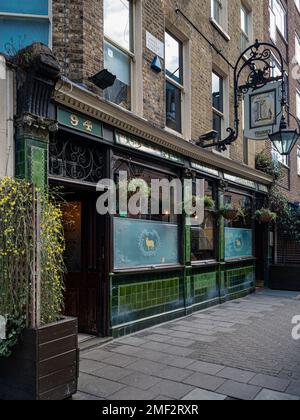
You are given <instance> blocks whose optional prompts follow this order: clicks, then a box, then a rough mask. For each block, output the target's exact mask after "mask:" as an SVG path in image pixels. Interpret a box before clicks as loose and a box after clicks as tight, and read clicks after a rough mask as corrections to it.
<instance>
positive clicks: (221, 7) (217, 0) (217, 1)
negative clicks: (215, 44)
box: [211, 0, 226, 29]
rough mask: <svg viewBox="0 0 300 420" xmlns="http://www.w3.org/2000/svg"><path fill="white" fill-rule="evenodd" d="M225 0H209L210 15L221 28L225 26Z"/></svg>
mask: <svg viewBox="0 0 300 420" xmlns="http://www.w3.org/2000/svg"><path fill="white" fill-rule="evenodd" d="M225 1H226V0H211V17H212V18H213V20H214V21H215V22H216V23H217V24H218V25H219V26H220V27H221V28H223V29H225V26H226V3H225Z"/></svg>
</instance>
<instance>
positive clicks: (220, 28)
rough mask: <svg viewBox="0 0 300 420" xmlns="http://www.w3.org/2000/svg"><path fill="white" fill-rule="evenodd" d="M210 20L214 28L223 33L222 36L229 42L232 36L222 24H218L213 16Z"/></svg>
mask: <svg viewBox="0 0 300 420" xmlns="http://www.w3.org/2000/svg"><path fill="white" fill-rule="evenodd" d="M209 21H210V23H211V24H212V26H214V28H215V29H217V31H218V32H219V33H220V34H221V35H222V37H223V38H224V39H225V40H226V41H227V42H229V41H230V39H231V38H230V36H229V35H228V33H227V32H226V31H225V30H224V29H223V28H222V26H220V25H219V24H218V22H217V21H216V20H215V19H214V18H213V17H211V18H210V19H209Z"/></svg>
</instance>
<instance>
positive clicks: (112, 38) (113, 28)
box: [104, 0, 134, 109]
mask: <svg viewBox="0 0 300 420" xmlns="http://www.w3.org/2000/svg"><path fill="white" fill-rule="evenodd" d="M133 52H134V46H133V2H132V1H130V0H104V67H105V68H106V69H107V70H109V71H110V72H111V73H112V74H114V75H116V77H117V79H116V81H115V83H114V85H113V86H112V87H110V88H108V89H106V90H105V91H104V97H105V99H107V100H109V101H111V102H113V103H115V104H117V105H120V106H122V107H124V108H127V109H131V74H132V63H133V58H134V53H133Z"/></svg>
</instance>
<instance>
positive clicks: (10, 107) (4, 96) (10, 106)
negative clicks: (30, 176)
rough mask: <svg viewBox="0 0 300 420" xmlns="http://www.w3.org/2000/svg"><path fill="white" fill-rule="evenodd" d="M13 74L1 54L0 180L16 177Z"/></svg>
mask: <svg viewBox="0 0 300 420" xmlns="http://www.w3.org/2000/svg"><path fill="white" fill-rule="evenodd" d="M13 80H14V78H13V73H12V71H10V70H9V69H8V68H7V66H6V60H5V58H4V56H2V55H1V54H0V98H1V101H0V178H2V177H4V176H13V175H14V129H13V116H14V82H13Z"/></svg>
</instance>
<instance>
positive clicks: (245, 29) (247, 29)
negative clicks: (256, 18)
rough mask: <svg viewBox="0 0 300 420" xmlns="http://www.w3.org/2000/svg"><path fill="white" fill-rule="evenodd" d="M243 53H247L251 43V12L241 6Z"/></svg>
mask: <svg viewBox="0 0 300 420" xmlns="http://www.w3.org/2000/svg"><path fill="white" fill-rule="evenodd" d="M241 31H242V34H241V51H242V52H243V51H245V50H246V49H247V48H248V47H249V45H250V41H251V12H250V11H249V10H248V9H247V8H246V7H245V6H244V5H243V4H242V5H241Z"/></svg>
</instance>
